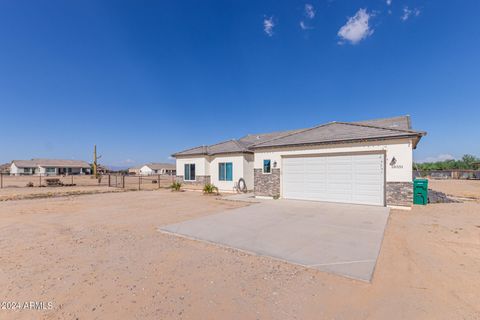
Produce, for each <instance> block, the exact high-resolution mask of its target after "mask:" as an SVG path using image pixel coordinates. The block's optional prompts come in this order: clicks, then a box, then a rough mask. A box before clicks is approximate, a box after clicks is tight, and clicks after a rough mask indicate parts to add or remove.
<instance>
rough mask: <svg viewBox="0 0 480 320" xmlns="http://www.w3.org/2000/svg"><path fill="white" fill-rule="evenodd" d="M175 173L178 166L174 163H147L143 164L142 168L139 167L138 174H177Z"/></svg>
mask: <svg viewBox="0 0 480 320" xmlns="http://www.w3.org/2000/svg"><path fill="white" fill-rule="evenodd" d="M132 169H133V168H132ZM129 172H130V170H129ZM175 173H176V166H175V164H173V163H147V164H145V165H143V166H141V167H140V169H138V173H136V174H139V175H142V176H148V175H153V174H168V175H175Z"/></svg>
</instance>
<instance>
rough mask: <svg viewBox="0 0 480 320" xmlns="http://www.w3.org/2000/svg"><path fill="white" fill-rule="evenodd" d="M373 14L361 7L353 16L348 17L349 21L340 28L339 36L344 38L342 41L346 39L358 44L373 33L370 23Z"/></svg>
mask: <svg viewBox="0 0 480 320" xmlns="http://www.w3.org/2000/svg"><path fill="white" fill-rule="evenodd" d="M372 16H373V14H371V13H368V12H367V10H366V9H360V10H358V11H357V13H356V14H355V15H354V16H353V17H350V18H348V21H347V23H346V24H345V25H343V26H342V27H341V28H340V30H338V36H339V37H340V38H342V40H341V41H340V43H343V42H344V41H345V40H346V41H350V43H352V44H356V43H358V42H360V41H361V40H363V39H365V38H367V37H368V36H370V35H372V33H373V31H374V30H373V29H372V28H371V27H370V25H369V24H368V23H369V20H370V18H371V17H372Z"/></svg>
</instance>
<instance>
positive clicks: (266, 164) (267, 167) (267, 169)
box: [263, 159, 272, 173]
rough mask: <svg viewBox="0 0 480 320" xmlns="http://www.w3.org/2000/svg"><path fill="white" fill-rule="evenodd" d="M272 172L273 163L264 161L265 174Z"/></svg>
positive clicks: (267, 160)
mask: <svg viewBox="0 0 480 320" xmlns="http://www.w3.org/2000/svg"><path fill="white" fill-rule="evenodd" d="M271 172H272V161H271V160H270V159H265V160H263V173H271Z"/></svg>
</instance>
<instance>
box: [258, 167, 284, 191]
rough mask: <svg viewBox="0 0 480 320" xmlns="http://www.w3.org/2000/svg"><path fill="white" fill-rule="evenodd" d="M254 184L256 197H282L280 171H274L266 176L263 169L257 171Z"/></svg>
mask: <svg viewBox="0 0 480 320" xmlns="http://www.w3.org/2000/svg"><path fill="white" fill-rule="evenodd" d="M253 184H254V191H255V195H256V196H263V197H275V196H280V169H272V173H270V174H264V173H263V172H262V169H255V170H254V183H253Z"/></svg>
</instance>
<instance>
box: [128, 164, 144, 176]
mask: <svg viewBox="0 0 480 320" xmlns="http://www.w3.org/2000/svg"><path fill="white" fill-rule="evenodd" d="M143 166H144V165H143V164H142V165H139V166H135V167H131V168H128V174H131V175H136V176H138V175H139V174H140V169H142V167H143Z"/></svg>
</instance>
